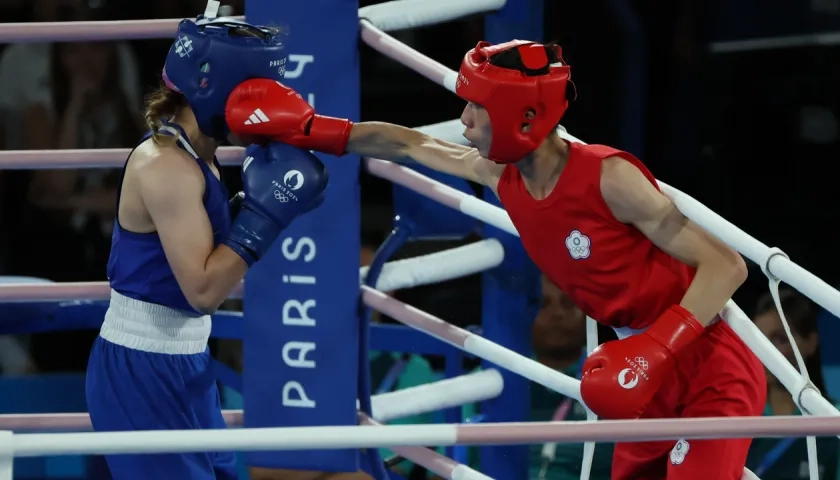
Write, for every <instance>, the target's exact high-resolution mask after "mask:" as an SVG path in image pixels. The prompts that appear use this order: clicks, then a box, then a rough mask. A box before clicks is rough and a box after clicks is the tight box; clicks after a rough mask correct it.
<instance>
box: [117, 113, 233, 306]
mask: <svg viewBox="0 0 840 480" xmlns="http://www.w3.org/2000/svg"><path fill="white" fill-rule="evenodd" d="M159 131H160V133H162V134H165V135H173V136H176V137H177V144H178V146H179V147H180V148H181V149H183V150H184V151H186V152H187V153H188V154H189V155H190V156H191V157H193V158H194V159H195V161H196V163H197V164H198V166H199V167H200V168H201V171H202V173H204V200H203V202H204V209H205V210H206V211H207V216H208V217H209V218H210V225H211V226H212V227H213V245H214V246H217V245H219V243H221V242H222V240H224V238H225V236H226V235H227V233H228V229H229V228H230V211H229V210H228V191H227V188H225V185H224V184H223V183H222V182H221V181H220V180H219V179H218V178H216V176H215V175H214V174H213V172H212V171H211V170H210V167H209V166H207V164H206V163H205V162H204V161H203V160H202V159H201V158H199V156H198V154H197V153H196V151H195V149H194V148H193V146H192V145H191V144H190V142H189V140H188V139H187V136H186V134H185V133H184V131H183V129H182V128H181V127H180V126H178V125H176V124H173V123H165V124H164V126H163V127H161V129H160V130H159ZM150 136H151V132H149V133H147V134H146V135H144V136H143V138H142V139H141V140H140V143H143V142H144V141H145V140H146V139H148V138H149V137H150ZM140 143H138V145H139V144H140ZM135 148H136V147H135ZM130 157H131V154H129V158H130ZM213 163H214V164H215V165H216V168H219V171H220V172H221V168H220V166H219V162H218V161H217V160H216V158H215V157H214V158H213ZM127 165H128V160H126V162H125V166H127ZM124 175H125V167H123V173H122V175H121V177H120V183H119V186H118V190H117V192H118V193H117V211H118V212H119V204H120V195H121V193H122V181H123V177H124ZM108 280H109V281H110V283H111V288H112V289H113V290H115V291H117V292H119V293H121V294H122V295H125V296H126V297H129V298H133V299H136V300H141V301H144V302H149V303H154V304H157V305H163V306H166V307H170V308H175V309H178V310H183V311H185V312H187V313H190V314H195V315H196V316H200V315H202V314H201V313H199V312H198V311H196V310H195V309H194V308H192V307H191V306H190V304H189V303H188V302H187V299H186V297H185V296H184V293H183V292H182V291H181V287H180V286H179V285H178V282H177V281H176V280H175V274H173V273H172V268H171V267H170V266H169V262H167V260H166V255H165V254H164V252H163V245H162V244H161V242H160V237H159V236H158V234H157V232H150V233H136V232H131V231H128V230H126V229H124V228H122V226H120V221H119V214H118V215H117V218H116V219H115V222H114V233H113V234H112V236H111V255H110V257H109V258H108Z"/></svg>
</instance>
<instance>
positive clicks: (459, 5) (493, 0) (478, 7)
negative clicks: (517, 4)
mask: <svg viewBox="0 0 840 480" xmlns="http://www.w3.org/2000/svg"><path fill="white" fill-rule="evenodd" d="M504 6H505V0H470V1H468V2H464V1H461V2H453V1H452V0H392V1H390V2H384V3H379V4H376V5H369V6H367V7H362V8H360V9H359V18H360V19H364V20H367V21H369V22H371V23H372V24H374V25H376V26H377V27H379V28H381V29H382V30H385V31H394V30H404V29H407V28H415V27H424V26H426V25H435V24H438V23H444V22H449V21H451V20H457V19H459V18H462V17H467V16H469V15H475V14H477V13H485V12H492V11H495V10H498V9H500V8H502V7H504Z"/></svg>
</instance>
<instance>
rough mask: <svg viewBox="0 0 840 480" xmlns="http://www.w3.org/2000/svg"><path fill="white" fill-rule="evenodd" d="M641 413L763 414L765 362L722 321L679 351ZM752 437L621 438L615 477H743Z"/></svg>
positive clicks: (725, 479) (727, 479) (616, 479)
mask: <svg viewBox="0 0 840 480" xmlns="http://www.w3.org/2000/svg"><path fill="white" fill-rule="evenodd" d="M671 376H672V378H669V379H666V380H665V382H663V387H662V389H661V390H660V392H659V394H658V395H657V396H656V397H655V398H654V400H653V402H652V403H651V404H650V406H649V407H648V408H647V409H646V410H645V413H644V414H643V415H642V418H697V417H728V416H732V417H748V416H761V414H762V412H763V411H764V405H765V401H766V396H767V379H766V378H765V375H764V366H763V365H762V364H761V361H759V360H758V357H756V356H755V355H754V354H753V353H752V351H750V349H749V348H748V347H747V346H746V345H745V344H744V343H743V342H742V341H741V339H740V338H738V335H737V334H736V333H735V332H733V331H732V329H730V328H729V326H728V325H727V324H726V323H725V322H723V321H718V322H717V323H715V324H713V325H710V326H709V327H707V328H706V332H705V333H704V334H703V336H702V337H700V338H699V339H697V341H696V342H695V343H693V344H692V345H690V346H689V347H688V348H687V349H686V350H684V351H683V352H680V354H679V355H678V356H677V368H676V369H675V370H674V372H673V373H672V374H671ZM751 441H752V439H749V438H743V439H728V440H680V441H678V442H674V441H663V442H641V443H619V444H617V445H616V447H615V453H614V454H613V464H612V480H631V479H632V480H664V479H668V480H676V479H679V480H709V479H715V480H740V479H741V476H742V475H743V471H744V463H745V462H746V460H747V450H748V449H749V447H750V442H751Z"/></svg>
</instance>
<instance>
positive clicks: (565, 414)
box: [529, 276, 613, 480]
mask: <svg viewBox="0 0 840 480" xmlns="http://www.w3.org/2000/svg"><path fill="white" fill-rule="evenodd" d="M531 344H532V346H533V348H534V355H535V357H536V360H537V361H539V362H540V363H542V364H543V365H545V366H547V367H551V368H553V369H554V370H557V371H560V372H563V373H565V374H566V375H569V376H570V377H576V378H580V367H581V363H582V361H583V359H584V358H585V355H586V348H585V346H586V315H585V314H584V313H583V312H582V311H581V310H580V309H579V308H577V307H576V306H575V304H574V303H572V300H571V299H570V298H569V297H568V296H566V294H565V293H563V292H562V291H561V290H560V289H559V288H558V287H557V286H556V285H554V284H553V283H552V282H551V280H549V279H548V278H547V277H545V276H543V277H542V306H541V307H540V311H539V313H538V314H537V318H536V319H535V320H534V325H533V327H532V329H531ZM551 420H557V421H560V420H567V421H580V420H586V410H585V409H584V408H583V406H582V405H581V404H580V403H578V402H576V401H574V400H572V399H570V398H567V397H564V396H563V395H561V394H559V393H557V392H555V391H553V390H549V389H548V388H547V387H544V386H542V385H538V384H531V421H534V422H543V421H551ZM612 450H613V446H612V445H611V444H603V443H599V444H597V445H596V447H595V457H594V460H593V462H592V472H591V475H590V478H591V479H592V480H601V479H603V480H608V479H609V478H610V468H611V465H612V462H611V457H612ZM552 451H553V459H552V458H551V455H550V452H552ZM582 458H583V445H582V444H579V443H577V444H553V445H551V444H549V445H532V446H531V469H530V475H529V478H530V479H531V480H577V479H579V478H580V466H581V460H582Z"/></svg>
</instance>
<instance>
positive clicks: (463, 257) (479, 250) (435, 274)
mask: <svg viewBox="0 0 840 480" xmlns="http://www.w3.org/2000/svg"><path fill="white" fill-rule="evenodd" d="M504 258H505V250H504V247H502V244H501V243H500V242H499V241H498V240H496V239H495V238H490V239H486V240H481V241H479V242H475V243H471V244H469V245H464V246H462V247H457V248H451V249H449V250H444V251H442V252H437V253H432V254H429V255H423V256H420V257H414V258H408V259H405V260H395V261H393V262H388V263H386V264H385V266H384V267H383V268H382V274H381V275H380V276H379V279H377V281H376V289H377V290H382V291H385V292H388V291H391V290H400V289H403V288H411V287H416V286H420V285H430V284H433V283H441V282H445V281H447V280H452V279H455V278H461V277H466V276H468V275H472V274H474V273H480V272H483V271H485V270H490V269H491V268H495V267H498V266H499V265H500V264H501V263H502V260H504ZM367 271H368V267H362V269H361V270H360V273H361V276H362V278H363V279H364V277H365V276H366V275H367Z"/></svg>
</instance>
